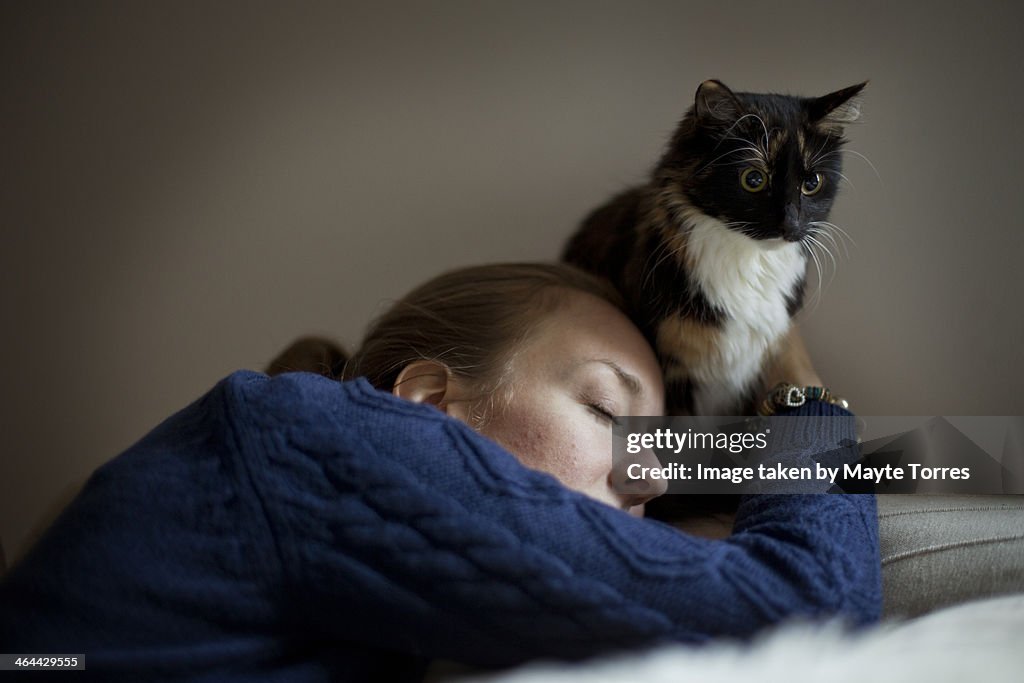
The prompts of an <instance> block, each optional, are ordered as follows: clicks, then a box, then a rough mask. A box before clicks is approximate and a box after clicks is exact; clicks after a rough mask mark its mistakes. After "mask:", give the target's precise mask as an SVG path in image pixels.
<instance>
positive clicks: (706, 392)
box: [659, 211, 807, 415]
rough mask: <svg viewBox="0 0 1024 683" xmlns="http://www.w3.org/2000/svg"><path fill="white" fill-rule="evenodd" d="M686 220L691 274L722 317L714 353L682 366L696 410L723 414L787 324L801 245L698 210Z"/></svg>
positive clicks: (802, 263) (800, 269)
mask: <svg viewBox="0 0 1024 683" xmlns="http://www.w3.org/2000/svg"><path fill="white" fill-rule="evenodd" d="M686 222H687V224H688V225H689V226H690V232H689V235H688V237H687V249H686V262H687V263H686V265H687V269H688V271H689V277H690V280H691V281H692V283H693V284H695V285H697V286H699V287H700V290H701V291H702V292H703V294H704V296H705V297H706V298H707V300H708V303H710V304H711V305H712V306H714V307H715V308H717V309H719V310H723V311H725V312H726V314H727V318H726V321H725V323H724V325H723V326H722V328H721V329H720V330H719V331H718V333H717V334H716V335H715V343H714V349H713V352H712V353H702V354H700V357H697V358H694V357H691V358H688V359H686V367H685V369H683V368H681V370H684V371H685V372H686V374H687V375H689V377H690V378H692V379H693V380H694V384H695V390H696V393H695V395H694V402H695V403H694V407H695V409H696V411H697V413H699V414H703V415H715V414H720V413H724V414H728V413H729V412H730V411H731V410H734V409H735V407H736V401H737V400H738V399H739V398H740V397H741V396H742V395H743V394H744V393H746V391H747V390H748V389H749V387H750V386H751V384H752V383H753V382H754V381H756V380H757V379H758V376H759V374H760V372H761V368H762V366H763V364H764V361H765V357H766V354H767V352H768V351H769V350H770V349H773V347H774V345H775V343H776V342H777V341H778V340H779V338H780V337H781V336H782V335H783V334H785V332H786V331H787V330H788V329H789V325H790V317H789V312H788V310H787V303H786V301H787V295H792V293H793V291H794V288H795V287H796V286H797V284H798V283H799V281H800V280H801V279H802V278H803V276H804V273H805V271H806V268H807V261H806V257H805V256H804V253H803V251H802V248H801V246H800V245H799V244H795V243H790V242H784V241H782V240H778V241H776V240H771V241H765V240H755V239H752V238H750V237H748V236H746V235H743V234H741V233H739V232H737V231H735V230H731V229H729V228H727V227H726V226H725V225H724V224H723V223H722V222H721V221H719V220H717V219H715V218H711V217H708V216H706V215H704V214H703V213H700V212H697V211H693V212H692V213H689V215H687V216H686ZM659 341H661V340H659Z"/></svg>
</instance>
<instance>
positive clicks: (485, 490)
mask: <svg viewBox="0 0 1024 683" xmlns="http://www.w3.org/2000/svg"><path fill="white" fill-rule="evenodd" d="M223 396H224V401H225V402H226V405H225V407H224V410H223V414H224V415H226V416H227V417H226V420H227V422H228V423H229V424H228V426H227V428H228V429H229V430H230V431H231V432H232V433H233V435H234V437H233V439H232V440H231V441H232V442H233V443H234V444H235V447H236V448H237V449H238V451H239V456H240V457H239V459H240V460H241V461H243V462H245V463H246V467H247V468H248V476H249V477H251V481H252V486H253V490H254V492H255V493H254V495H255V496H257V497H258V499H259V505H260V507H261V509H262V510H263V514H264V516H265V520H266V524H267V526H268V528H269V532H270V535H271V537H272V538H273V539H274V543H273V545H274V552H275V553H276V555H277V559H278V560H279V561H280V566H281V567H283V572H284V576H285V584H286V589H285V593H286V597H285V599H286V600H287V601H288V602H289V605H290V609H289V612H290V614H291V615H292V616H291V618H293V619H295V620H296V621H297V623H301V624H302V627H303V628H305V629H310V630H312V631H314V632H316V633H319V634H322V635H323V636H325V637H340V638H344V639H346V640H349V641H351V642H356V643H363V644H365V645H366V646H367V647H384V648H389V649H395V650H398V651H401V652H406V653H408V654H413V655H417V656H423V657H440V658H448V659H456V660H462V661H468V662H470V663H474V664H480V665H497V664H509V663H514V662H519V661H523V660H525V659H529V658H535V657H541V656H554V657H576V656H585V655H589V654H594V653H598V652H604V651H608V650H609V649H614V648H619V647H628V646H634V645H638V644H650V643H654V642H659V641H666V640H674V641H689V642H699V641H703V640H706V639H708V638H711V637H715V636H722V635H728V636H746V635H749V634H752V633H754V632H756V631H757V630H758V629H760V628H762V627H764V626H766V625H768V624H772V623H776V622H778V621H780V620H783V619H786V618H790V617H795V616H803V617H811V618H814V617H825V616H834V615H839V616H841V617H844V618H846V619H847V620H848V621H851V622H854V623H867V622H870V621H873V620H876V619H877V618H878V616H879V612H880V604H881V579H880V574H881V573H880V566H879V550H878V535H877V519H876V510H875V500H874V497H873V496H870V495H795V496H777V495H765V496H752V497H747V498H745V499H744V500H743V501H742V503H741V505H740V509H739V514H738V517H737V522H736V527H735V533H734V534H733V536H731V537H730V538H728V539H726V540H721V541H712V540H707V539H701V538H695V537H692V536H689V535H686V534H683V533H680V532H678V531H676V530H674V529H672V528H670V527H668V526H666V525H663V524H661V523H659V522H655V521H652V520H643V519H637V518H634V517H631V516H629V515H627V514H625V513H623V512H621V511H620V510H616V509H614V508H612V507H610V506H607V505H605V504H603V503H600V502H597V501H594V500H591V499H589V498H587V497H586V496H583V495H582V494H578V493H575V492H573V491H570V490H568V489H566V488H565V487H563V486H562V485H560V484H559V483H558V482H557V481H556V480H555V479H554V478H552V477H550V476H547V475H545V474H542V473H539V472H536V471H532V470H529V469H527V468H525V467H523V466H522V465H520V464H519V463H518V461H516V460H515V458H514V457H513V456H512V455H510V454H509V453H507V452H506V451H504V450H503V449H501V448H500V447H498V446H497V445H496V444H494V443H493V442H491V441H489V440H488V439H486V438H483V437H481V436H479V435H478V434H476V433H475V432H473V431H472V430H470V429H469V428H467V427H465V426H464V425H463V424H462V423H459V422H457V421H456V420H453V419H450V418H447V417H446V416H444V415H442V414H441V413H439V412H438V411H436V410H434V409H433V408H429V407H424V406H417V405H413V404H411V403H408V402H406V401H402V400H400V399H396V398H394V397H393V396H390V395H388V394H384V393H381V392H377V391H375V390H374V389H372V388H371V387H370V386H369V384H367V383H366V382H365V381H362V380H357V381H355V382H348V383H344V384H339V383H337V382H332V381H330V380H327V379H324V378H319V377H316V376H312V375H303V374H292V375H282V376H279V377H276V378H274V379H272V380H271V379H268V378H267V377H265V376H263V375H259V374H256V373H236V374H235V375H234V376H232V378H230V379H229V381H228V382H227V383H226V389H225V391H224V392H223ZM805 410H811V411H818V414H835V415H837V416H838V415H844V414H845V413H842V412H841V411H839V409H837V408H832V407H831V406H827V405H825V404H808V407H807V408H805ZM845 415H848V414H845ZM829 422H832V421H829ZM834 422H836V425H837V426H836V431H835V433H828V434H820V435H818V437H819V438H820V442H814V443H812V444H810V445H811V446H818V447H820V446H821V444H822V443H827V444H837V443H839V442H840V440H841V439H843V438H849V437H850V436H851V435H852V431H849V432H847V431H844V430H848V429H849V428H850V425H849V422H850V421H849V420H835V421H834Z"/></svg>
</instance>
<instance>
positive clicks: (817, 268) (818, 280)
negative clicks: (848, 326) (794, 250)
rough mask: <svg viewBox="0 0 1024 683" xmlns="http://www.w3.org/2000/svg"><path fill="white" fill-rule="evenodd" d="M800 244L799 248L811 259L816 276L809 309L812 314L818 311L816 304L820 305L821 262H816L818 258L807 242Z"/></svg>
mask: <svg viewBox="0 0 1024 683" xmlns="http://www.w3.org/2000/svg"><path fill="white" fill-rule="evenodd" d="M800 244H801V246H803V248H804V250H805V251H806V252H807V254H808V255H809V256H810V257H811V260H812V261H813V262H814V269H815V271H816V272H817V275H818V277H817V278H816V280H815V284H816V285H817V286H816V288H815V290H814V305H813V307H812V308H811V312H812V313H813V312H814V311H816V310H817V309H818V304H819V303H821V262H820V261H818V256H817V254H815V253H814V248H813V247H812V245H811V244H810V243H809V242H801V243H800Z"/></svg>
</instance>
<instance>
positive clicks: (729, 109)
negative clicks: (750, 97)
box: [693, 80, 743, 125]
mask: <svg viewBox="0 0 1024 683" xmlns="http://www.w3.org/2000/svg"><path fill="white" fill-rule="evenodd" d="M742 110H743V106H742V105H741V104H740V101H739V99H737V97H736V95H735V94H734V93H733V91H732V90H729V88H728V87H726V85H725V83H722V82H721V81H716V80H709V81H704V82H703V83H701V84H700V87H699V88H697V94H696V96H695V97H694V101H693V111H694V114H695V115H696V117H697V121H698V122H699V123H701V124H703V125H721V124H731V123H734V122H735V121H736V119H738V118H739V117H740V116H741V115H742Z"/></svg>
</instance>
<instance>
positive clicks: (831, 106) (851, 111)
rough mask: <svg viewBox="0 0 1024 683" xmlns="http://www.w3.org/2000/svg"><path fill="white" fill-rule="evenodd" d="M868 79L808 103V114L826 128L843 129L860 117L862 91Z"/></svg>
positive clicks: (814, 121) (821, 126)
mask: <svg viewBox="0 0 1024 683" xmlns="http://www.w3.org/2000/svg"><path fill="white" fill-rule="evenodd" d="M867 84H868V82H867V81H864V82H863V83H858V84H857V85H851V86H850V87H849V88H843V89H842V90H836V91H835V92H830V93H829V94H828V95H823V96H821V97H818V98H816V99H812V100H810V101H809V102H808V103H807V116H808V118H809V119H810V120H811V122H812V123H816V124H818V127H820V128H822V129H824V130H833V129H842V127H843V126H845V125H846V124H848V123H853V122H854V121H856V120H857V119H859V118H860V104H861V100H860V91H861V90H863V89H864V86H866V85H867Z"/></svg>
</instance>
